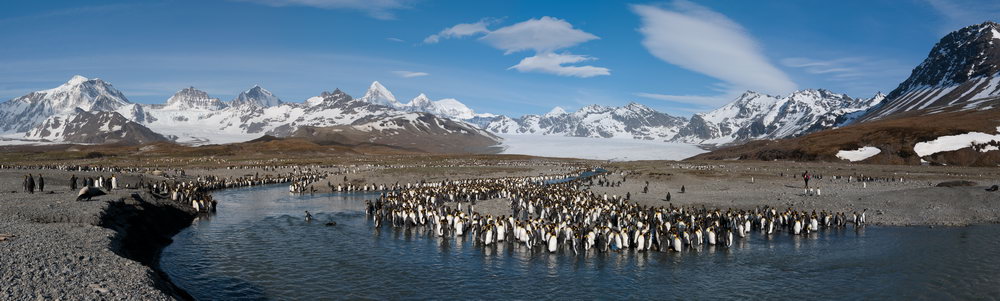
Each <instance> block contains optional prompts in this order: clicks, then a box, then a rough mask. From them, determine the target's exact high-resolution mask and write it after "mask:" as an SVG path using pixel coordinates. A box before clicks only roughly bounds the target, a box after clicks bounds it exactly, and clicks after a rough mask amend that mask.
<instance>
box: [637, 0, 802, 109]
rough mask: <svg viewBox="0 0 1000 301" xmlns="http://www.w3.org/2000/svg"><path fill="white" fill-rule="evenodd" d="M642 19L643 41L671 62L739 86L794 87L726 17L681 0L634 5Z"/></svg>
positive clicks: (770, 89) (766, 89)
mask: <svg viewBox="0 0 1000 301" xmlns="http://www.w3.org/2000/svg"><path fill="white" fill-rule="evenodd" d="M631 8H632V11H633V12H635V13H636V14H637V15H639V17H640V18H641V20H642V26H641V27H640V28H639V32H640V33H642V34H643V36H644V39H643V41H642V44H643V46H645V47H646V49H647V50H649V52H650V53H651V54H652V55H653V56H655V57H657V58H659V59H661V60H663V61H666V62H668V63H671V64H674V65H678V66H680V67H683V68H685V69H688V70H692V71H695V72H698V73H702V74H705V75H708V76H711V77H714V78H718V79H720V80H723V81H725V82H727V83H728V84H730V85H732V86H733V87H735V88H738V89H753V90H757V91H761V92H765V93H773V94H783V93H787V92H790V91H793V90H795V89H796V84H795V83H794V82H792V80H791V79H789V77H788V76H787V75H786V74H785V73H784V72H782V71H781V70H779V69H778V68H777V67H775V66H774V65H772V64H771V63H770V62H769V61H768V59H767V58H766V57H765V56H764V55H763V54H762V53H761V50H760V47H759V46H758V45H757V42H756V41H754V39H753V37H751V36H750V34H749V33H747V32H746V30H745V29H744V28H743V27H742V26H740V25H739V24H737V23H736V22H733V21H732V20H730V19H729V18H727V17H726V16H724V15H722V14H719V13H717V12H715V11H712V10H710V9H708V8H705V7H702V6H699V5H697V4H694V3H691V2H688V1H684V0H677V1H674V2H673V3H672V5H671V7H670V9H666V8H661V7H656V6H650V5H632V6H631Z"/></svg>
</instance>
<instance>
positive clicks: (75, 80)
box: [66, 75, 90, 85]
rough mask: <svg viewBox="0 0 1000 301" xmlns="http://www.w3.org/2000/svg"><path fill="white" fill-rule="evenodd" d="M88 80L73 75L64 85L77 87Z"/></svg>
mask: <svg viewBox="0 0 1000 301" xmlns="http://www.w3.org/2000/svg"><path fill="white" fill-rule="evenodd" d="M88 80H90V79H89V78H86V77H83V76H81V75H74V76H73V77H72V78H70V79H69V81H67V82H66V84H68V85H79V84H82V83H83V82H86V81H88Z"/></svg>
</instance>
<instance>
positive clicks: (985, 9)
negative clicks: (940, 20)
mask: <svg viewBox="0 0 1000 301" xmlns="http://www.w3.org/2000/svg"><path fill="white" fill-rule="evenodd" d="M924 1H926V2H927V4H929V5H930V6H931V8H933V9H934V10H935V11H937V12H938V13H939V14H941V15H942V16H944V17H945V21H944V24H943V26H942V28H941V32H950V31H954V30H958V29H959V28H962V27H965V26H969V25H972V24H979V23H982V22H984V21H1000V19H998V17H1000V2H995V1H993V2H990V1H985V2H984V1H970V0H924Z"/></svg>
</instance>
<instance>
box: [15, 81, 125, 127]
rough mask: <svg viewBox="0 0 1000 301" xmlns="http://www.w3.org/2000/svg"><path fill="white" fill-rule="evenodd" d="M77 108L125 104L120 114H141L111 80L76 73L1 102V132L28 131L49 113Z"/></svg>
mask: <svg viewBox="0 0 1000 301" xmlns="http://www.w3.org/2000/svg"><path fill="white" fill-rule="evenodd" d="M126 106H128V108H124V107H126ZM76 108H80V109H83V110H84V111H91V112H102V111H116V110H119V109H123V108H124V110H123V115H126V116H130V117H131V118H141V116H142V108H141V107H138V106H133V104H132V103H130V102H129V101H128V98H126V97H125V95H123V94H122V93H121V92H119V91H118V90H116V89H115V88H114V87H112V86H111V84H109V83H107V82H105V81H103V80H100V79H96V78H95V79H88V78H86V77H83V76H79V75H77V76H74V77H73V78H71V79H70V80H69V81H67V82H66V83H65V84H62V85H60V86H59V87H56V88H53V89H48V90H42V91H36V92H31V93H28V95H24V96H21V97H18V98H14V99H11V100H9V101H7V102H3V103H0V133H24V132H28V131H29V130H31V129H32V128H34V127H36V126H38V125H39V124H41V123H42V122H43V121H44V120H45V119H47V118H49V117H51V116H55V115H61V114H72V113H73V112H75V110H76ZM137 116H138V117H137Z"/></svg>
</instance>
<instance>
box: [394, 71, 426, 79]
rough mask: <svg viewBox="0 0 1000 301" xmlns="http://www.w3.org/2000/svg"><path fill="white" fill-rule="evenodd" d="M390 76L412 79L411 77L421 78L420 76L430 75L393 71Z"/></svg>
mask: <svg viewBox="0 0 1000 301" xmlns="http://www.w3.org/2000/svg"><path fill="white" fill-rule="evenodd" d="M392 74H395V75H397V76H399V77H402V78H412V77H421V76H428V75H431V74H430V73H427V72H413V71H404V70H399V71H393V72H392Z"/></svg>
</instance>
